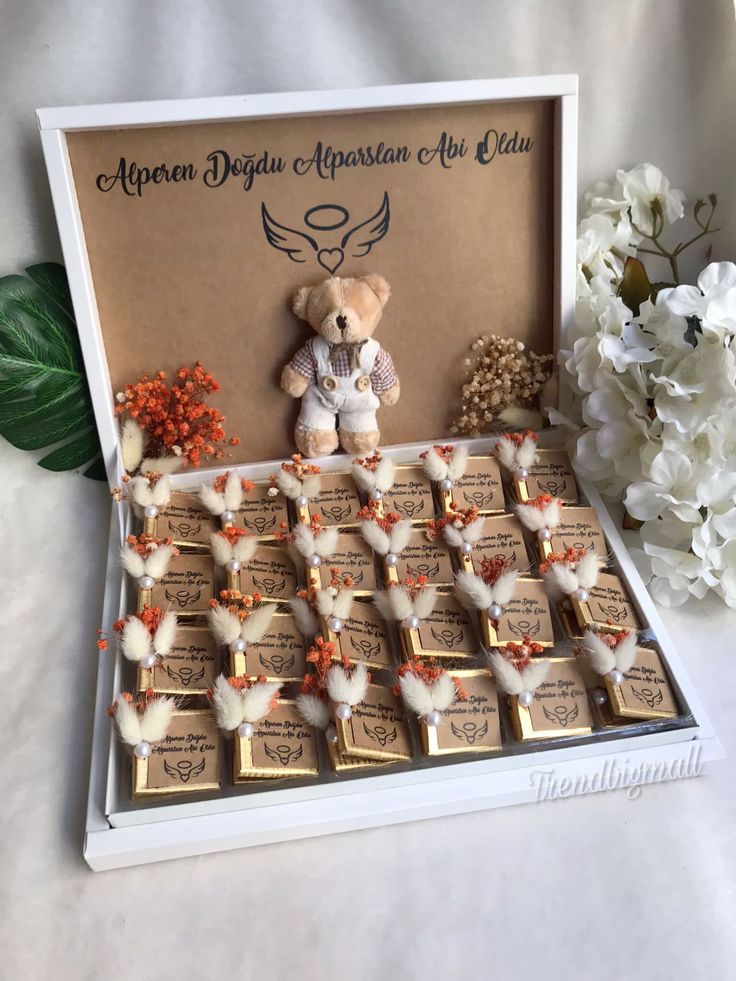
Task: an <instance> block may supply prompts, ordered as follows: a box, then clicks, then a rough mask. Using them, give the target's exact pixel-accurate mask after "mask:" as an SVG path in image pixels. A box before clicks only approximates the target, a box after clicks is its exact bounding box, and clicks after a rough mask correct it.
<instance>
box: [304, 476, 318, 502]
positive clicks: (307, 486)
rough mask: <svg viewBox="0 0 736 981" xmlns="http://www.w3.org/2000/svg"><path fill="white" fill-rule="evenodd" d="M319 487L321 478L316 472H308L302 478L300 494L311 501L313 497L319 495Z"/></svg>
mask: <svg viewBox="0 0 736 981" xmlns="http://www.w3.org/2000/svg"><path fill="white" fill-rule="evenodd" d="M321 489H322V478H321V477H320V475H319V474H318V473H309V474H307V475H306V476H305V477H304V480H302V494H303V495H304V497H306V498H307V500H308V501H312V500H314V498H315V497H319V492H320V490H321Z"/></svg>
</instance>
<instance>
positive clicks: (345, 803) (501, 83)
mask: <svg viewBox="0 0 736 981" xmlns="http://www.w3.org/2000/svg"><path fill="white" fill-rule="evenodd" d="M528 99H552V100H554V102H555V174H554V187H555V230H554V242H555V270H554V283H555V292H554V297H553V309H554V346H555V350H557V349H558V348H559V346H560V341H561V339H562V338H563V337H564V335H565V332H566V330H567V329H568V327H569V325H570V323H571V322H572V316H573V312H574V282H575V227H576V209H577V202H576V187H577V185H576V158H577V145H576V139H577V133H576V126H577V76H574V75H563V76H543V77H538V78H517V79H501V80H493V81H488V80H483V81H470V82H446V83H429V84H421V85H402V86H386V87H377V88H368V89H348V90H343V91H333V92H299V93H282V94H274V95H257V96H244V97H239V96H238V97H226V98H216V99H195V100H182V101H173V102H150V103H126V104H118V105H107V106H87V107H72V108H58V109H41V110H39V111H38V114H37V115H38V122H39V127H40V130H41V139H42V143H43V150H44V156H45V159H46V166H47V170H48V174H49V182H50V186H51V193H52V197H53V202H54V208H55V212H56V218H57V222H58V226H59V233H60V237H61V244H62V249H63V253H64V259H65V263H66V268H67V274H68V277H69V283H70V288H71V292H72V298H73V301H74V309H75V314H76V318H77V325H78V329H79V336H80V341H81V345H82V352H83V356H84V362H85V367H86V370H87V376H88V380H89V386H90V392H91V396H92V402H93V407H94V411H95V418H96V421H97V426H98V430H99V434H100V441H101V445H102V451H103V458H104V464H105V468H106V472H107V475H108V478H109V480H110V483H111V484H113V483H115V482H116V481H117V477H118V474H119V473H120V463H119V450H118V443H117V426H116V422H115V417H114V414H113V392H112V386H111V382H110V375H109V370H108V365H107V359H106V356H105V349H104V343H103V339H102V332H101V329H100V322H99V315H98V311H97V305H96V301H95V291H94V285H93V282H92V275H91V271H90V266H89V260H88V255H87V250H86V245H85V240H84V233H83V228H82V222H81V217H80V214H79V209H78V206H77V199H76V195H75V189H74V180H73V175H72V170H71V165H70V161H69V156H68V152H67V146H66V134H67V133H69V132H73V131H77V130H88V129H105V128H109V129H121V128H124V127H141V126H157V125H168V124H174V123H182V124H185V123H196V122H205V121H214V120H222V121H224V120H238V119H255V118H259V117H279V116H281V117H283V116H292V115H301V114H326V113H343V112H351V111H366V110H379V109H398V108H401V107H409V106H411V107H426V106H432V105H452V104H456V105H457V104H461V103H474V102H495V101H512V100H528ZM490 445H491V442H490V441H488V440H479V441H473V448H474V449H477V450H479V451H484V450H488V449H489V447H490ZM423 448H424V445H423V444H422V445H421V446H419V445H409V446H404V447H400V448H395V449H390V450H389V451H388V453H389V454H390V455H392V456H394V457H395V458H396V459H397V460H398V461H402V460H411V459H416V454H417V453H418V452H419V451H420V450H421V449H423ZM320 462H321V464H322V465H323V468H324V469H325V470H330V469H338V468H340V467H341V466H344V463H343V461H342V459H341V458H339V457H332V458H330V459H328V460H325V461H320ZM275 465H277V464H275V463H274V462H273V461H269V462H262V463H258V464H253V465H251V466H247V467H240V468H238V470H239V472H241V473H242V474H243V475H247V476H249V477H251V478H254V479H259V478H261V479H262V478H265V477H266V476H267V475H268V474H269V473H271V472H272V471H273V469H274V466H275ZM198 476H199V478H206V476H207V471H202V472H201V473H200V474H199V475H198ZM191 480H192V478H191V477H187V476H186V475H178V476H176V477H175V478H174V482H175V483H176V484H177V486H183V485H186V483H187V482H190V483H191ZM584 492H585V494H586V496H587V498H588V500H589V502H590V503H591V504H593V505H594V506H596V507H597V508H598V509H599V511H600V517H601V523H602V525H603V529H604V531H605V533H606V535H607V537H608V540H609V544H610V546H611V549H612V552H613V555H614V558H615V560H616V561H617V563H618V565H619V568H620V569H621V571H622V573H623V574H624V575H625V577H626V579H627V581H628V583H629V585H630V587H631V589H632V593H633V596H634V602H635V606H636V607H637V608H638V611H639V614H640V615H641V616H642V618H643V620H644V622H646V623H648V624H649V625H650V628H651V629H652V631H653V632H654V634H655V636H656V638H657V641H658V643H659V645H660V647H661V649H662V651H663V653H664V655H665V658H666V660H667V663H668V665H669V669H670V672H671V674H672V676H673V678H674V680H675V682H676V684H677V686H678V687H679V689H680V691H681V693H682V695H683V697H684V699H685V701H686V702H687V703H688V705H689V708H690V711H691V713H692V714H693V716H694V719H695V725H694V726H692V727H689V728H685V729H679V730H670V731H659V732H652V733H648V734H643V735H637V736H632V737H626V738H616V739H615V740H612V741H610V742H603V741H593V742H589V743H582V744H576V745H569V746H564V747H558V748H553V749H547V750H538V751H536V752H534V753H525V754H523V755H518V756H503V757H496V758H487V759H482V760H474V761H472V762H464V763H449V764H447V765H443V766H441V767H435V768H431V767H430V768H426V769H417V770H410V771H406V772H397V773H386V774H383V775H380V776H370V777H362V778H356V779H350V780H346V781H344V782H339V781H331V782H328V783H323V784H317V785H308V786H301V787H294V788H284V789H279V790H270V791H267V792H264V793H258V794H252V795H239V796H229V797H220V798H217V799H214V800H205V801H199V802H193V803H174V804H159V805H152V806H146V805H145V804H142V805H139V806H137V807H136V808H135V809H132V810H120V809H119V808H118V807H117V801H116V798H115V793H116V786H117V784H116V765H117V762H116V760H117V754H118V752H119V748H118V747H117V746H116V744H115V743H114V741H113V740H112V738H111V726H110V720H109V718H108V717H107V715H106V711H105V709H106V706H107V705H109V704H110V703H111V702H112V701H113V699H114V697H115V694H116V692H117V691H119V690H120V673H121V664H120V654H119V653H117V654H116V653H115V652H114V651H112V650H110V651H108V652H107V653H106V654H103V656H101V657H100V660H99V672H98V680H97V694H96V710H95V720H94V733H93V746H92V763H91V774H90V787H89V798H88V808H87V826H86V838H85V848H84V855H85V858H86V860H87V862H88V863H89V865H90V866H91V867H92V868H93V869H95V870H102V869H111V868H118V867H123V866H127V865H134V864H141V863H146V862H154V861H159V860H163V859H168V858H177V857H181V856H186V855H195V854H203V853H206V852H212V851H220V850H226V849H230V848H240V847H244V846H248V845H256V844H262V843H266V842H273V841H283V840H289V839H294V838H302V837H309V836H313V835H320V834H330V833H333V832H338V831H349V830H353V829H356V828H365V827H372V826H376V825H382V824H391V823H398V822H405V821H411V820H418V819H421V818H429V817H437V816H442V815H448V814H457V813H462V812H466V811H472V810H479V809H483V808H492V807H498V806H502V805H505V804H513V803H520V802H524V801H531V800H535V799H536V798H537V788H536V787H535V783H534V775H535V774H537V775H539V774H541V773H542V772H547V771H549V772H552V771H554V775H555V778H557V779H558V780H562V779H567V780H569V781H570V788H571V790H570V793H571V794H578V793H586V792H590V791H592V790H594V789H596V786H595V780H594V778H595V777H596V775H598V777H600V774H601V773H602V772H603V768H604V767H609V772H610V767H611V766H612V765H613V764H616V765H617V766H618V767H619V769H623V768H625V767H627V768H629V770H630V769H631V768H632V767H634V766H640V767H647V766H648V767H652V768H655V769H658V768H667V767H671V766H673V765H675V764H678V765H680V766H684V765H686V764H687V763H688V761H690V762H692V760H693V753H695V754H696V756H697V759H698V761H701V762H705V761H708V760H712V759H716V758H718V757H720V756H722V755H723V752H722V749H721V747H720V745H719V743H718V740H717V739H716V737H715V734H714V732H713V730H712V728H711V726H710V723H709V722H708V719H707V717H706V715H705V712H704V711H703V707H702V705H701V704H700V701H699V699H698V698H697V695H696V694H695V692H694V691H693V689H692V686H691V685H690V682H689V680H688V679H687V677H686V675H685V673H684V671H683V668H682V664H681V662H680V659H679V658H678V656H677V654H676V652H675V650H674V648H673V645H672V642H671V641H670V639H669V637H668V636H667V634H666V631H665V629H664V626H663V624H662V621H661V620H660V618H659V615H658V613H657V611H656V609H655V607H654V604H653V603H652V601H651V599H650V598H649V596H648V594H647V593H646V590H645V588H644V585H643V583H642V582H641V579H640V578H639V576H638V574H637V572H636V570H635V568H634V566H633V563H632V562H631V559H630V558H629V557H628V555H627V553H626V550H625V548H624V545H623V543H622V541H621V538H620V536H619V535H618V532H617V530H616V528H615V527H614V525H613V522H612V521H611V519H610V517H609V515H608V514H607V513H606V511H605V510H604V509H603V505H602V503H601V501H600V498H599V496H598V494H597V493H596V492H595V490H594V489H593V488H592V487H589V486H587V485H586V486H584ZM127 521H128V514H127V508H126V506H125V505H113V506H112V516H111V525H110V538H109V551H108V563H107V572H106V589H105V602H104V610H103V618H102V622H103V624H104V625H109V624H111V623H112V622H113V621H114V620H115V619H116V618H117V617H118V616H119V615H120V612H121V610H123V609H124V608H125V607H124V604H125V583H124V582H123V577H122V573H121V570H120V566H119V559H118V556H119V549H120V543H121V539H122V536H123V534H124V531H125V526H126V522H127ZM658 772H661V769H658ZM665 778H667V777H665Z"/></svg>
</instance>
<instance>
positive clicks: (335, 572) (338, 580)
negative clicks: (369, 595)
mask: <svg viewBox="0 0 736 981" xmlns="http://www.w3.org/2000/svg"><path fill="white" fill-rule="evenodd" d="M329 585H330V586H331V587H332V589H336V590H337V591H338V592H339V591H340V590H341V589H352V588H353V586H354V585H355V580H354V579H353V577H352V575H351V574H350V573H349V572H342V573H341V572H340V569H339V567H338V566H336V565H333V566H330V583H329ZM320 588H321V587H319V586H303V587H302V588H301V589H297V591H296V595H297V596H298V597H299V599H303V600H306V601H307V603H309V605H310V606H311V607H312V609H313V610H315V611H316V606H317V590H318V589H320Z"/></svg>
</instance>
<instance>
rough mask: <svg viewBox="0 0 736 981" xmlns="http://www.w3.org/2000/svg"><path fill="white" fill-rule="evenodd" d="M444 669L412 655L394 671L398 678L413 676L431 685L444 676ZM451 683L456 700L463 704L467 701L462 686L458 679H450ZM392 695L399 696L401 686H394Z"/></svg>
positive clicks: (466, 694) (466, 695)
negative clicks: (453, 686)
mask: <svg viewBox="0 0 736 981" xmlns="http://www.w3.org/2000/svg"><path fill="white" fill-rule="evenodd" d="M445 673H446V672H445V669H444V668H443V667H440V665H439V664H437V663H436V662H434V661H423V660H422V658H421V657H419V656H418V655H416V654H415V655H414V656H413V657H412V659H411V660H410V661H406V662H405V663H404V664H402V665H401V666H400V667H399V668H397V669H396V674H397V675H398V676H399V678H403V677H404V675H407V674H413V675H414V677H415V678H420V679H421V680H422V681H423V682H424V683H425V684H427V685H433V684H434V683H435V681H437V679H438V678H440V677H442V675H443V674H445ZM452 683H453V684H454V685H455V691H456V693H457V699H458V701H460V702H465V701H467V699H468V693H467V692H466V691H465V689H464V688H463V686H462V685H461V684H460V680H459V678H455V677H453V678H452ZM393 692H394V695H400V694H401V686H400V685H396V686H395V687H394V689H393Z"/></svg>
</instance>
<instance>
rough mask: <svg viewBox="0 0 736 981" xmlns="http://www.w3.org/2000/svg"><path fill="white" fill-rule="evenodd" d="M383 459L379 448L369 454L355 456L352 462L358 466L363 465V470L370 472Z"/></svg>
mask: <svg viewBox="0 0 736 981" xmlns="http://www.w3.org/2000/svg"><path fill="white" fill-rule="evenodd" d="M382 459H383V454H382V453H381V451H380V450H376V452H375V453H372V454H371V456H365V457H356V459H355V460H353V463H357V465H358V466H359V467H363V469H364V470H370V471H371V473H372V472H373V471H374V470H375V469H376V468H377V467H378V464H379V463H380V462H381V460H382Z"/></svg>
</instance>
